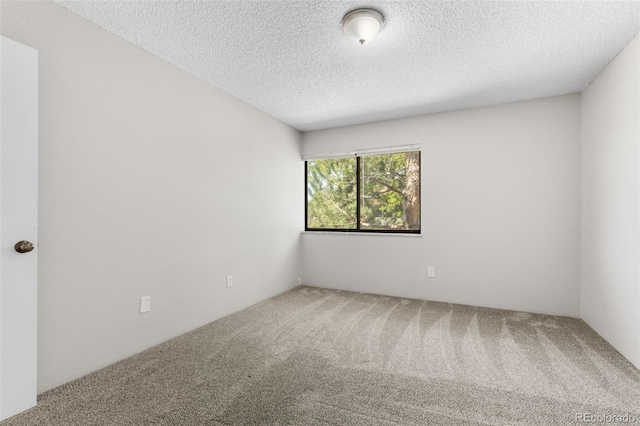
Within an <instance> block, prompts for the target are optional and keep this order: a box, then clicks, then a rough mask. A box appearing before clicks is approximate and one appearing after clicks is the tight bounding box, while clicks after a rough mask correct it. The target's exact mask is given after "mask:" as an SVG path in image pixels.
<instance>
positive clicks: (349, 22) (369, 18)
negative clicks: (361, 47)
mask: <svg viewBox="0 0 640 426" xmlns="http://www.w3.org/2000/svg"><path fill="white" fill-rule="evenodd" d="M383 23H384V17H383V16H382V15H381V14H380V13H379V12H376V11H375V10H371V9H357V10H354V11H352V12H349V13H347V14H346V15H345V16H344V18H342V28H343V29H344V32H345V34H347V35H348V36H349V37H351V38H353V39H355V40H356V41H357V42H358V43H360V44H365V43H367V42H369V41H371V39H372V38H374V37H375V36H376V34H378V31H380V29H381V28H382V24H383Z"/></svg>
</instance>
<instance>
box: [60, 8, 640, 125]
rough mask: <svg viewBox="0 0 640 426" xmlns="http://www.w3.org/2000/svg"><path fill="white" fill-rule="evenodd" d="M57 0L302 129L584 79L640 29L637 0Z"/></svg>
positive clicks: (485, 100)
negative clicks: (362, 37)
mask: <svg viewBox="0 0 640 426" xmlns="http://www.w3.org/2000/svg"><path fill="white" fill-rule="evenodd" d="M55 1H56V2H57V3H59V4H61V5H63V6H64V7H66V8H68V9H70V10H71V11H73V12H75V13H77V14H78V15H80V16H82V17H84V18H86V19H88V20H89V21H92V22H94V23H96V24H98V25H99V26H101V27H103V28H105V29H106V30H108V31H110V32H113V33H115V34H117V35H119V36H120V37H122V38H124V39H125V40H128V41H130V42H131V43H133V44H136V45H138V46H140V47H141V48H143V49H145V50H147V51H149V52H151V53H153V54H154V55H156V56H158V57H160V58H162V59H164V60H166V61H168V62H171V63H173V64H175V65H176V66H178V67H179V68H182V69H184V70H185V71H187V72H189V73H191V74H193V75H195V76H197V77H199V78H201V79H203V80H205V81H207V82H209V83H211V84H212V85H214V86H217V87H219V88H221V89H222V90H224V91H225V92H227V93H230V94H231V95H233V96H235V97H237V98H239V99H242V100H243V101H245V102H247V103H249V104H251V105H253V106H255V107H256V108H259V109H261V110H262V111H264V112H266V113H267V114H270V115H272V116H273V117H276V118H278V119H280V120H282V121H283V122H285V123H287V124H289V125H291V126H293V127H295V128H297V129H299V130H301V131H309V130H316V129H323V128H328V127H337V126H344V125H349V124H357V123H366V122H371V121H379V120H386V119H392V118H399V117H407V116H414V115H420V114H429V113H435V112H442V111H451V110H457V109H463V108H471V107H477V106H483V105H492V104H499V103H505V102H513V101H519V100H526V99H534V98H540V97H547V96H555V95H561V94H566V93H574V92H579V91H581V90H582V89H584V88H585V87H586V86H587V85H588V84H589V83H590V82H591V81H592V80H593V79H594V78H595V77H596V76H597V75H598V73H600V71H602V70H603V69H604V68H605V67H606V66H607V65H608V64H609V63H610V62H611V60H612V59H613V58H614V57H615V56H616V55H617V54H618V53H619V52H620V50H622V49H623V48H624V47H625V46H626V45H627V44H628V43H629V42H630V41H631V40H632V39H633V38H634V37H635V36H636V34H638V31H639V30H640V2H639V1H620V2H616V1H570V2H561V1H511V2H494V1H464V2H463V1H422V0H414V1H375V0H372V1H368V2H363V1H337V0H312V1H302V0H262V1H238V0H236V1H229V0H227V1H206V0H205V1H202V0H200V1H192V0H187V1H148V0H147V1H139V0H138V1H121V0H119V1H95V0H83V1H68V0H55ZM360 7H372V8H375V9H377V10H378V11H380V12H381V13H382V14H383V15H384V16H385V25H384V27H383V29H382V31H381V32H380V34H378V36H377V37H376V38H375V39H374V40H373V41H371V42H370V43H368V44H366V45H364V46H360V45H358V44H357V43H356V42H355V41H353V40H351V39H350V38H348V37H347V36H346V35H345V34H344V33H343V32H342V27H341V20H342V17H343V16H344V15H345V13H347V12H349V11H351V10H353V9H356V8H360Z"/></svg>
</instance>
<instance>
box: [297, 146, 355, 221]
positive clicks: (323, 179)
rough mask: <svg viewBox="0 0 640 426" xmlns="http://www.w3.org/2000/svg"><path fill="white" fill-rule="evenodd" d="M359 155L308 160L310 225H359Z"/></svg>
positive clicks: (308, 216) (308, 212)
mask: <svg viewBox="0 0 640 426" xmlns="http://www.w3.org/2000/svg"><path fill="white" fill-rule="evenodd" d="M356 192H357V190H356V159H355V158H331V159H327V160H314V161H309V162H307V228H316V229H356V227H357V222H356V204H357V195H356Z"/></svg>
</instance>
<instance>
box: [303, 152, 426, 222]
mask: <svg viewBox="0 0 640 426" xmlns="http://www.w3.org/2000/svg"><path fill="white" fill-rule="evenodd" d="M357 161H360V229H363V230H367V229H370V230H403V229H406V230H409V229H411V230H414V229H420V168H419V162H420V154H419V153H418V152H409V153H395V154H384V155H372V156H366V157H359V158H339V159H327V160H315V161H309V162H308V163H307V203H308V204H307V214H308V217H307V225H308V227H309V228H312V229H356V228H357V220H356V211H357V196H358V195H357V194H356V192H357V183H356V171H357Z"/></svg>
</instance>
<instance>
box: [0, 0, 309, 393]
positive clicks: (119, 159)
mask: <svg viewBox="0 0 640 426" xmlns="http://www.w3.org/2000/svg"><path fill="white" fill-rule="evenodd" d="M0 28H1V30H2V34H3V35H5V36H7V37H10V38H12V39H14V40H17V41H19V42H21V43H23V44H26V45H28V46H31V47H34V48H36V49H37V50H38V52H39V55H40V170H39V172H40V190H39V198H40V223H39V226H40V259H39V260H40V263H39V275H40V278H39V289H38V291H39V294H38V297H39V300H38V301H39V312H38V313H39V318H38V327H39V336H38V351H39V366H38V369H39V377H38V380H39V389H40V391H43V390H46V389H50V388H52V387H54V386H56V385H59V384H62V383H64V382H66V381H68V380H70V379H73V378H75V377H78V376H81V375H83V374H86V373H88V372H91V371H93V370H95V369H97V368H99V367H102V366H105V365H107V364H110V363H112V362H114V361H116V360H118V359H121V358H123V357H125V356H127V355H131V354H133V353H136V352H139V351H141V350H143V349H146V348H148V347H149V346H152V345H154V344H157V343H160V342H162V341H164V340H166V339H168V338H170V337H173V336H176V335H178V334H181V333H183V332H185V331H188V330H191V329H193V328H195V327H197V326H200V325H202V324H205V323H207V322H209V321H212V320H214V319H216V318H219V317H221V316H224V315H227V314H229V313H232V312H234V311H237V310H239V309H242V308H244V307H246V306H249V305H251V304H253V303H256V302H259V301H261V300H264V299H265V298H267V297H270V296H272V295H274V294H277V293H279V292H282V291H284V290H287V289H289V288H291V287H293V286H294V285H296V283H297V280H296V277H297V275H298V273H297V267H298V266H297V265H298V244H299V238H300V234H299V233H300V229H301V228H302V220H303V216H304V214H303V205H302V203H301V188H302V186H303V165H302V163H301V161H300V155H299V139H300V134H299V133H298V132H297V131H295V130H292V129H291V128H290V127H288V126H286V125H285V124H283V123H281V122H278V121H277V120H275V119H273V118H271V117H269V116H267V115H266V114H264V113H262V112H260V111H258V110H256V109H255V108H253V107H250V106H248V105H246V104H244V103H243V102H240V101H238V100H237V99H235V98H233V97H231V96H229V95H227V94H224V93H222V92H221V91H220V90H218V89H216V88H213V87H211V86H210V85H208V84H206V83H204V82H203V81H201V80H199V79H197V78H195V77H193V76H191V75H189V74H187V73H185V72H184V71H181V70H179V69H177V68H176V67H174V66H172V65H170V64H168V63H166V62H165V61H162V60H160V59H158V58H156V57H154V56H152V55H150V54H149V53H147V52H144V51H143V50H141V49H140V48H138V47H135V46H133V45H132V44H130V43H128V42H126V41H124V40H122V39H119V38H118V37H116V36H115V35H113V34H110V33H108V32H106V31H104V30H102V29H100V28H99V27H97V26H95V25H93V24H91V23H89V22H87V21H86V20H84V19H82V18H79V17H78V16H77V15H74V14H72V13H71V12H69V11H68V10H66V9H65V8H63V7H61V6H59V5H57V4H55V3H51V2H31V1H26V2H5V1H3V2H2V21H1V27H0ZM230 274H232V275H233V276H234V286H233V287H232V288H229V289H227V288H226V287H225V276H226V275H230ZM142 296H151V312H149V313H148V314H144V315H141V314H139V313H138V307H139V302H140V297H142Z"/></svg>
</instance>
